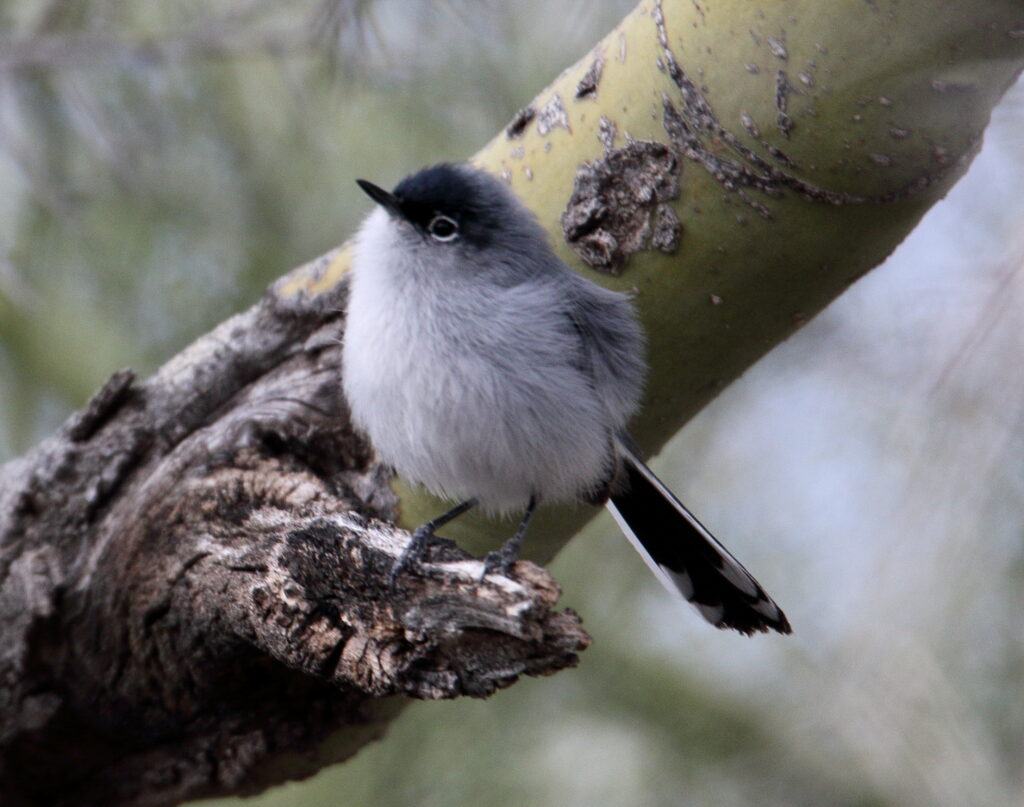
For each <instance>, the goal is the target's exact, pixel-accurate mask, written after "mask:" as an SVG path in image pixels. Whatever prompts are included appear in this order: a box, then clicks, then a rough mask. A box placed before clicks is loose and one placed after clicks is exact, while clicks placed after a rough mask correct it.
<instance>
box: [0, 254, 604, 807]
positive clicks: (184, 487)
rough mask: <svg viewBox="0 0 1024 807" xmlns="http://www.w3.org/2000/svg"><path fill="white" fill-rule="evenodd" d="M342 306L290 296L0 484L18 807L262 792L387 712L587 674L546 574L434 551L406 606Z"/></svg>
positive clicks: (210, 338)
mask: <svg viewBox="0 0 1024 807" xmlns="http://www.w3.org/2000/svg"><path fill="white" fill-rule="evenodd" d="M324 260H325V261H326V260H327V258H325V259H324ZM279 285H280V284H279ZM343 296H344V284H342V285H341V287H340V288H339V290H338V291H337V292H334V293H333V294H326V295H321V296H319V297H315V298H314V297H311V296H308V295H304V294H299V295H294V296H290V297H286V296H284V295H282V294H281V293H280V292H279V290H278V288H274V289H271V290H270V291H268V293H267V294H266V295H265V296H264V298H263V299H262V300H261V301H260V302H259V303H258V304H257V305H255V306H254V307H253V308H252V309H250V310H249V311H246V312H244V313H242V314H239V315H238V316H236V317H233V318H232V319H230V320H228V321H227V322H225V323H223V324H222V325H221V326H220V327H218V328H217V329H216V330H214V331H213V332H212V333H210V334H208V335H207V336H205V337H203V338H201V339H200V340H198V341H197V342H196V343H194V344H193V345H192V346H190V347H189V348H187V349H186V350H185V351H184V352H182V353H181V354H180V355H179V356H177V357H176V358H174V359H173V360H171V361H170V362H169V363H168V364H167V365H166V366H164V367H163V368H162V369H161V370H160V371H159V372H158V373H157V374H156V375H155V376H154V377H153V378H151V379H149V380H147V381H141V382H140V381H138V380H137V379H136V378H135V376H134V375H133V374H132V373H131V372H128V371H125V372H121V373H118V374H116V375H115V376H114V377H113V378H111V379H110V381H108V382H107V384H106V385H105V386H104V387H103V389H102V390H101V391H100V392H99V393H97V395H96V396H95V397H94V398H93V399H92V400H91V401H90V402H89V403H88V404H87V406H86V407H85V408H84V409H83V410H82V411H81V412H79V413H77V414H76V415H74V416H73V417H72V418H71V419H70V420H69V421H68V423H67V424H65V426H64V427H63V428H62V429H61V430H60V431H59V432H58V433H57V434H56V435H54V436H53V437H51V438H50V439H48V440H46V441H45V442H44V443H43V444H41V445H40V446H39V447H38V448H37V449H35V450H34V451H33V452H31V453H30V454H28V455H26V456H25V457H23V458H20V459H18V460H15V461H13V462H11V463H9V464H8V465H6V466H4V467H3V468H2V469H0V802H2V803H3V804H4V805H7V806H8V807H14V806H15V805H43V804H45V805H93V804H95V805H101V804H102V805H120V804H132V805H142V804H145V805H160V804H174V803H177V802H179V801H181V800H184V799H187V798H190V797H195V796H199V795H209V794H213V793H218V792H220V793H225V792H240V791H245V790H252V789H257V788H259V787H260V786H262V785H265V784H266V783H268V782H270V781H274V780H276V779H280V778H284V777H287V776H294V775H303V774H308V773H311V772H313V771H314V770H316V768H317V767H319V766H320V765H322V764H324V762H325V760H324V759H323V758H322V757H321V758H315V753H316V751H315V750H316V749H317V747H318V746H319V745H320V744H321V743H322V742H323V741H324V740H325V738H327V737H329V736H331V735H334V736H335V737H336V736H337V732H339V730H340V731H342V734H344V731H345V730H346V729H349V730H352V739H350V740H348V741H344V740H343V741H342V742H341V743H340V744H337V743H336V744H335V748H336V749H339V748H340V749H341V750H340V751H338V750H335V751H334V752H333V755H334V756H335V757H343V756H345V755H346V754H350V753H352V752H354V750H355V749H356V748H358V746H359V745H360V744H362V743H364V742H366V741H367V740H368V739H369V738H370V737H372V736H373V735H374V734H379V733H380V731H381V730H382V728H383V725H384V722H385V721H386V719H387V717H388V716H389V715H392V714H394V712H395V711H396V708H393V707H391V706H390V705H385V706H384V707H383V708H382V707H381V704H387V703H388V702H387V701H386V700H384V699H388V698H390V699H391V701H395V700H398V699H396V698H394V697H392V696H403V695H405V696H412V697H416V698H450V697H456V696H459V695H472V696H485V695H487V694H490V693H491V692H493V691H494V690H495V689H497V688H499V687H502V686H506V685H508V684H510V683H512V682H513V681H514V680H515V679H516V677H517V676H518V675H520V674H523V673H526V674H531V675H536V674H545V673H550V672H553V671H555V670H558V669H560V668H562V667H565V666H568V665H571V664H573V663H575V661H576V656H575V653H576V652H577V651H579V650H580V649H582V648H583V647H585V646H586V644H587V641H588V639H587V637H586V634H585V633H583V631H582V629H581V628H580V625H579V620H578V619H577V618H576V617H575V615H573V614H572V613H570V612H561V613H560V612H556V611H554V610H553V608H554V605H555V601H556V599H557V597H558V587H557V586H556V585H555V583H554V582H553V581H552V580H551V579H550V578H549V577H548V576H547V574H546V573H545V572H544V571H543V570H541V569H540V568H538V567H536V566H534V565H532V564H529V563H526V562H520V563H519V564H517V566H516V568H515V572H514V577H513V578H508V577H501V576H498V575H490V576H488V578H487V579H486V581H484V582H483V583H481V582H479V581H478V578H479V576H480V573H481V569H482V566H481V564H479V563H478V562H476V561H474V560H472V559H470V558H469V557H468V556H467V555H465V553H463V552H461V551H460V550H459V549H457V548H456V547H455V546H454V545H453V544H451V543H449V542H446V541H443V540H437V541H436V542H434V543H433V544H432V546H431V554H430V556H429V557H428V559H427V561H426V562H425V564H424V565H423V567H422V568H420V569H419V570H418V573H417V574H410V575H403V576H402V577H401V578H400V580H399V582H398V584H397V585H396V587H395V588H393V589H392V588H390V587H389V585H388V574H389V572H390V569H391V566H392V564H393V562H394V560H395V558H396V557H397V555H398V554H399V552H400V551H401V548H402V546H403V545H404V543H405V541H406V540H407V539H408V535H407V534H406V533H404V532H402V531H400V530H397V529H396V528H395V527H394V526H392V525H391V523H390V519H391V518H392V517H393V516H394V510H395V506H396V502H395V498H394V495H393V494H392V492H391V490H390V488H389V486H388V469H386V468H384V467H382V466H381V465H380V464H379V463H377V462H376V461H375V459H374V457H373V454H372V452H371V450H370V449H369V447H368V446H367V445H366V443H365V442H364V441H363V440H362V439H361V438H360V436H359V435H357V434H355V433H354V432H353V431H352V429H351V427H350V425H349V421H348V417H347V413H346V411H345V408H344V402H343V400H342V397H341V392H340V385H339V378H338V370H339V365H338V361H339V353H340V350H339V347H340V344H339V335H340V333H341V331H342V314H341V313H340V312H341V310H342V309H343V307H344V300H343ZM382 360H386V357H382ZM282 758H285V759H287V760H288V764H287V765H283V766H277V762H278V761H279V760H280V759H282ZM275 766H276V767H275Z"/></svg>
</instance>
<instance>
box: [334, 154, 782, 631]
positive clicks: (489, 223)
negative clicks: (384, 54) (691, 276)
mask: <svg viewBox="0 0 1024 807" xmlns="http://www.w3.org/2000/svg"><path fill="white" fill-rule="evenodd" d="M359 185H360V187H361V188H362V189H363V190H364V191H366V193H367V194H369V196H370V198H372V199H373V200H374V201H375V202H376V203H377V204H378V205H379V207H378V208H377V209H376V210H375V211H374V212H373V213H372V214H371V215H370V216H369V217H368V218H367V219H366V221H365V222H364V224H363V225H362V228H361V229H360V231H359V234H358V236H357V238H356V243H355V251H354V253H353V258H352V280H351V288H350V296H349V305H348V315H347V323H346V329H345V343H344V351H343V363H344V368H343V383H344V390H345V395H346V397H347V399H348V403H349V406H350V407H351V411H352V418H353V420H354V422H355V424H356V425H357V426H358V427H359V428H361V429H362V430H363V431H365V432H366V434H367V435H368V436H369V438H370V440H371V442H372V443H373V445H374V447H375V448H376V450H377V452H378V453H379V455H380V457H381V458H382V459H383V460H384V461H385V462H388V463H390V464H391V465H393V466H394V467H395V469H396V470H397V471H398V473H399V474H401V475H402V476H403V477H404V478H405V479H406V480H408V481H410V482H414V483H420V484H422V485H424V486H425V487H427V488H428V489H429V490H431V491H432V492H434V493H435V494H439V495H441V496H445V497H447V498H449V499H453V500H456V501H460V502H461V504H459V505H457V506H456V507H455V508H453V509H452V510H450V511H449V512H447V513H445V514H443V515H441V516H439V517H438V518H436V519H434V520H433V521H430V522H428V523H427V524H424V525H423V526H422V527H420V528H419V529H417V530H416V531H415V532H414V533H413V537H412V540H411V541H410V542H409V545H408V546H407V547H406V549H405V551H404V552H403V554H402V557H401V558H400V559H399V561H398V563H397V564H396V566H395V570H394V572H393V575H397V574H398V573H399V572H400V571H401V569H402V568H403V567H405V565H406V564H407V563H408V562H409V561H410V560H411V559H412V558H414V557H416V556H417V555H418V554H419V553H420V552H421V551H422V550H423V547H424V545H425V542H426V540H427V539H428V537H429V536H430V535H432V534H433V532H434V531H435V530H437V529H438V528H440V527H441V526H442V525H444V524H446V523H448V522H449V521H451V520H452V519H453V518H455V517H456V516H459V515H461V514H462V513H464V512H466V511H467V510H469V509H470V508H472V507H474V506H476V505H481V506H482V507H485V508H488V509H490V510H494V511H508V510H511V509H513V508H515V509H517V510H518V509H520V508H525V512H524V515H523V518H522V522H521V523H520V525H519V529H518V531H517V532H516V534H515V535H514V536H513V537H512V538H510V539H509V540H508V541H507V542H506V543H505V544H504V545H503V546H502V548H501V549H500V550H498V551H497V552H492V553H490V554H488V555H487V557H486V559H485V574H486V573H487V572H488V571H492V570H494V569H497V568H502V569H506V570H507V568H508V567H509V566H510V565H511V564H512V562H513V561H514V560H515V558H516V556H517V554H518V550H519V545H520V543H521V541H522V539H523V534H524V533H525V532H526V527H527V525H528V524H529V522H530V518H531V516H532V515H533V512H534V509H535V507H536V506H537V504H538V502H540V501H560V500H561V501H565V500H573V499H577V500H583V501H586V502H590V503H592V504H606V505H607V506H608V508H609V509H610V510H611V511H612V514H613V515H614V516H615V518H616V520H617V521H618V523H619V525H620V526H621V527H622V530H623V532H625V534H626V535H627V536H628V537H629V539H630V540H631V541H632V542H633V545H634V546H635V547H636V548H637V550H638V551H639V552H640V554H641V555H643V557H644V559H645V560H646V561H647V564H648V565H649V566H650V567H651V569H652V570H653V571H654V573H655V575H657V577H658V579H659V580H661V582H662V583H663V584H664V585H665V586H666V587H667V588H668V589H669V590H670V591H674V592H678V593H681V594H682V596H683V597H685V598H686V599H687V600H688V601H689V602H690V603H692V604H693V605H694V606H696V608H697V610H699V611H700V613H701V615H702V616H703V617H704V618H705V619H707V620H708V621H709V622H711V623H712V624H713V625H716V626H718V627H720V628H735V629H736V630H738V631H741V632H743V633H748V634H749V633H752V632H754V631H767V630H768V629H773V630H776V631H778V632H780V633H789V632H790V627H789V622H788V621H787V620H786V617H785V615H784V614H783V613H782V610H781V609H780V608H779V607H778V606H777V605H776V604H775V603H774V602H773V601H772V599H771V597H769V596H768V595H767V594H766V593H765V591H764V589H762V588H761V586H760V585H759V584H758V582H757V581H756V580H755V579H754V578H753V577H752V576H751V575H750V573H749V572H747V570H746V569H744V568H743V566H742V565H740V563H739V562H738V561H737V560H736V559H735V558H733V556H732V555H730V554H729V552H728V551H727V550H726V549H725V547H723V546H722V545H721V544H719V543H718V541H716V540H715V539H714V537H713V536H712V535H711V533H709V532H708V531H707V530H706V529H704V527H703V526H702V525H701V524H700V522H698V521H697V519H696V518H694V517H693V515H691V514H690V512H689V511H688V510H687V509H686V508H685V507H683V505H682V504H681V503H680V502H679V500H678V499H676V498H675V496H673V495H672V493H671V492H670V491H669V490H668V489H667V488H666V487H665V486H664V485H663V484H662V483H661V481H659V480H658V478H657V477H655V475H654V474H653V473H651V471H650V469H648V468H647V466H646V465H644V463H643V462H641V461H640V459H639V458H638V457H637V455H636V453H635V452H634V450H633V448H632V447H631V445H632V444H631V442H630V440H629V437H628V435H627V433H626V424H627V422H628V421H629V419H630V417H631V416H632V415H633V413H634V412H635V410H636V408H637V406H638V404H639V400H640V391H641V386H642V383H643V376H644V370H645V367H644V361H643V333H642V331H641V329H640V326H639V324H638V323H637V321H636V318H635V316H634V313H633V309H632V305H631V304H630V302H629V300H628V298H627V297H626V296H624V295H622V294H618V293H616V292H613V291H609V290H607V289H604V288H602V287H600V286H598V285H596V284H595V283H592V282H590V281H589V280H586V279H585V278H583V277H582V276H580V275H578V274H576V273H575V272H573V271H572V270H571V269H570V268H569V267H568V266H566V265H565V264H564V263H562V261H560V260H559V259H558V258H557V257H556V256H555V254H554V252H552V250H551V248H550V246H549V245H548V240H547V235H546V233H545V232H544V230H543V229H542V228H541V227H540V225H539V224H538V223H537V221H536V220H535V219H534V217H533V215H532V214H531V213H530V212H529V211H528V210H527V209H526V208H525V207H524V206H523V205H522V203H520V202H519V200H518V199H516V197H515V196H514V195H513V193H512V192H511V190H510V189H509V188H507V187H506V186H505V185H504V184H503V183H502V182H501V181H500V180H498V179H496V178H495V177H493V176H491V175H490V174H487V173H485V172H483V171H481V170H479V169H476V168H473V167H471V166H469V165H465V164H442V165H437V166H434V167H432V168H427V169H425V170H423V171H420V172H419V173H417V174H414V175H412V176H410V177H407V178H406V179H404V180H402V181H401V182H400V183H399V184H398V185H397V186H396V187H395V189H394V190H393V191H391V192H390V193H389V192H388V191H386V190H383V189H381V188H379V187H377V186H376V185H373V184H371V183H369V182H366V181H365V180H359ZM392 579H394V577H392Z"/></svg>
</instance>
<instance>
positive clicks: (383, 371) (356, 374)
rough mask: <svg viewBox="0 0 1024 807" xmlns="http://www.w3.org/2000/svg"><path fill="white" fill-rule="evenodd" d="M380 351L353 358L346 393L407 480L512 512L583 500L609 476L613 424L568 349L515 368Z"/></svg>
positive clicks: (459, 354) (471, 357) (471, 356)
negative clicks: (535, 502) (529, 505)
mask: <svg viewBox="0 0 1024 807" xmlns="http://www.w3.org/2000/svg"><path fill="white" fill-rule="evenodd" d="M350 324H351V323H350ZM378 333H379V332H378ZM394 333H395V332H394V331H392V334H394ZM420 338H422V337H420ZM379 347H380V348H381V349H380V350H379V351H366V350H362V351H359V352H358V353H356V352H354V351H353V352H352V354H351V355H350V354H349V353H348V352H346V354H345V362H346V367H347V370H346V374H345V379H346V381H345V391H346V395H347V397H348V400H349V404H350V406H351V408H352V414H353V419H354V420H355V422H356V424H357V425H358V426H359V427H360V428H362V429H363V430H364V431H365V432H366V433H367V435H368V436H369V438H370V440H371V442H372V443H373V445H374V447H375V448H376V450H377V452H378V453H379V454H380V456H381V458H382V459H383V460H385V461H386V462H388V463H390V464H392V465H394V466H395V468H396V469H397V471H398V472H399V474H401V475H402V476H403V477H404V478H405V479H406V480H407V481H410V482H414V483H420V484H422V485H424V486H426V487H427V488H428V489H430V490H431V491H432V492H434V493H436V494H439V495H442V496H445V497H448V498H452V499H468V498H472V497H476V498H478V499H479V500H480V502H481V504H482V505H483V506H484V507H486V508H489V509H492V510H507V509H514V508H519V507H522V506H524V505H525V504H526V502H527V500H528V499H529V497H530V496H531V495H534V494H536V495H538V496H539V497H540V498H541V499H543V500H547V501H550V500H566V499H573V498H576V497H578V496H579V494H581V493H582V492H584V491H585V490H587V489H591V488H593V487H595V486H597V485H598V484H600V482H601V481H602V479H603V478H604V477H605V476H606V475H607V472H608V466H609V461H610V450H611V449H610V437H611V436H610V434H609V429H608V425H607V424H606V416H605V415H604V414H603V413H602V411H601V408H600V405H599V403H598V402H597V400H595V398H594V396H593V393H592V391H591V387H590V385H589V383H588V381H587V379H586V378H584V377H583V375H582V374H581V373H580V372H578V371H576V370H575V369H574V368H572V367H571V366H567V364H566V362H565V359H564V354H559V353H558V351H560V350H563V349H564V346H563V345H558V344H554V345H551V346H550V348H551V351H552V353H550V354H548V351H546V350H541V351H537V352H536V353H535V354H534V355H532V356H530V357H528V360H527V361H520V362H517V363H516V366H514V367H508V366H503V365H502V364H501V362H494V361H487V360H485V359H484V358H483V357H481V356H480V355H478V354H476V353H474V352H473V351H469V350H464V349H461V348H458V347H456V346H453V345H443V346H436V345H435V346H432V347H431V346H425V351H426V353H431V352H432V353H433V355H437V356H444V361H434V362H425V361H422V360H419V361H417V360H412V359H410V360H408V361H406V362H401V361H396V360H395V356H396V355H401V354H402V353H405V354H407V353H408V351H397V352H393V351H389V350H388V349H387V346H386V345H383V344H382V345H379ZM373 354H376V355H373ZM545 354H548V355H545ZM423 355H425V353H424V351H423V350H421V351H417V357H418V358H419V359H422V357H423ZM350 362H351V363H352V364H351V365H350V364H349V363H350Z"/></svg>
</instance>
